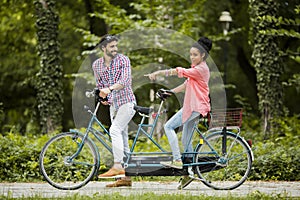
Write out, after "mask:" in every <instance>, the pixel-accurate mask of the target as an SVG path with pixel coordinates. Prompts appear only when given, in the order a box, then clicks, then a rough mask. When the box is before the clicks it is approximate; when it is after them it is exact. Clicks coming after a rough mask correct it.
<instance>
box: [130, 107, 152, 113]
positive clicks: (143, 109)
mask: <svg viewBox="0 0 300 200" xmlns="http://www.w3.org/2000/svg"><path fill="white" fill-rule="evenodd" d="M134 110H136V111H137V112H139V113H142V114H145V115H148V114H149V113H151V112H152V111H153V108H149V107H142V106H137V105H135V106H134Z"/></svg>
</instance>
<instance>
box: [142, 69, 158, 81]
mask: <svg viewBox="0 0 300 200" xmlns="http://www.w3.org/2000/svg"><path fill="white" fill-rule="evenodd" d="M157 75H158V72H157V71H156V72H153V73H150V74H145V75H144V76H147V77H148V78H149V79H150V80H151V81H154V80H155V79H156V76H157Z"/></svg>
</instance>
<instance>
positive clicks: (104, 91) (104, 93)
mask: <svg viewBox="0 0 300 200" xmlns="http://www.w3.org/2000/svg"><path fill="white" fill-rule="evenodd" d="M109 93H110V89H109V88H103V89H101V90H100V93H99V96H100V97H102V98H103V99H104V98H106V97H107V95H108V94H109Z"/></svg>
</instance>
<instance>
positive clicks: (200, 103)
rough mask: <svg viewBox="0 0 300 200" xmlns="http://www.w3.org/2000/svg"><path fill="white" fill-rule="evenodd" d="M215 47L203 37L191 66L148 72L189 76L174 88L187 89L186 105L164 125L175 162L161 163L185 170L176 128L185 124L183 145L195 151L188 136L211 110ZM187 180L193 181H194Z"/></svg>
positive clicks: (193, 52)
mask: <svg viewBox="0 0 300 200" xmlns="http://www.w3.org/2000/svg"><path fill="white" fill-rule="evenodd" d="M211 47H212V42H211V40H209V39H208V38H206V37H201V38H200V39H199V40H198V41H197V42H196V43H195V44H193V45H192V47H191V49H190V60H191V68H189V69H186V68H182V67H177V68H176V69H169V70H159V71H155V72H153V73H151V74H147V75H146V76H148V77H149V78H150V80H155V79H156V76H158V75H165V76H172V75H177V76H178V77H179V78H187V80H186V81H185V82H184V83H183V84H182V85H179V86H178V87H176V88H174V89H172V90H171V91H172V92H174V93H178V92H182V91H185V96H184V103H183V107H182V108H181V109H180V110H179V111H178V112H177V113H176V114H175V115H173V116H172V117H171V118H170V119H169V120H168V121H167V123H166V124H165V126H164V129H165V133H166V135H167V137H168V140H169V143H170V146H171V149H172V154H173V161H170V162H161V164H162V165H164V166H168V167H172V168H177V169H182V167H183V163H182V159H181V154H180V149H179V145H178V139H177V135H176V133H175V129H176V128H178V127H180V126H182V125H183V131H182V144H183V147H184V149H185V151H186V152H192V151H193V147H192V144H188V143H189V141H188V139H189V138H190V135H191V134H192V129H193V126H194V124H195V122H196V121H197V119H199V116H200V115H201V116H202V117H205V116H206V115H207V113H208V112H209V111H210V99H209V87H208V82H209V78H210V73H209V68H208V66H207V64H206V58H207V57H208V53H209V51H210V49H211ZM190 156H192V155H190ZM186 181H190V182H191V180H186ZM182 182H183V181H182ZM190 182H189V183H190ZM189 183H187V184H189ZM187 184H186V185H187ZM181 185H182V184H181ZM182 186H183V185H182ZM183 187H185V186H183Z"/></svg>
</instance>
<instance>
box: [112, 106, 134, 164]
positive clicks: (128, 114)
mask: <svg viewBox="0 0 300 200" xmlns="http://www.w3.org/2000/svg"><path fill="white" fill-rule="evenodd" d="M133 108H134V103H132V102H130V103H126V104H123V105H122V106H120V107H119V109H118V110H116V109H115V107H114V106H113V105H111V106H110V118H111V122H112V123H111V127H110V129H109V132H110V136H111V140H112V151H113V156H114V162H115V163H116V162H117V163H122V162H123V157H124V156H125V155H124V152H129V145H128V124H129V122H130V120H131V119H132V117H133V116H134V114H135V110H134V109H133Z"/></svg>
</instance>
